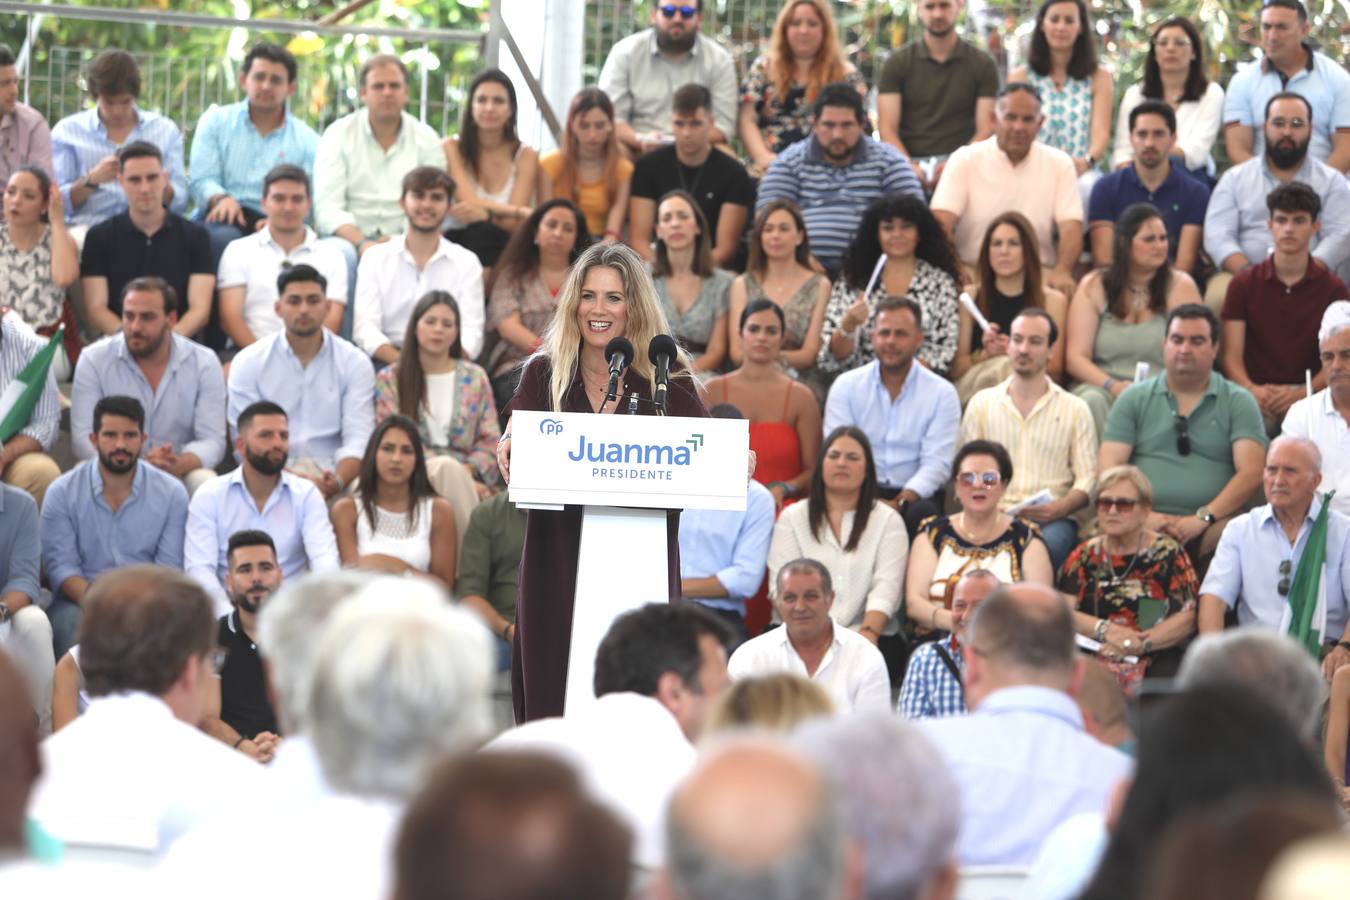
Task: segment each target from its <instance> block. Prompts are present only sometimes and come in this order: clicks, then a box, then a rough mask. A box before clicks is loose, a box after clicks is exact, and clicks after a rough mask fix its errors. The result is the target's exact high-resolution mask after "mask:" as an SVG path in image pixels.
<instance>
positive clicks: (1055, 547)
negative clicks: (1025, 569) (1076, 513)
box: [1041, 518, 1078, 580]
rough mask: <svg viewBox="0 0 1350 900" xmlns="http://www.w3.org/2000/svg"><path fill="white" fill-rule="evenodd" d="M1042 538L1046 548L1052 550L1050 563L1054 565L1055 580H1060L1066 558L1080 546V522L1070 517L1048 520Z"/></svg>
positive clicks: (1043, 528)
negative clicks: (1061, 568) (1060, 570)
mask: <svg viewBox="0 0 1350 900" xmlns="http://www.w3.org/2000/svg"><path fill="white" fill-rule="evenodd" d="M1041 540H1043V541H1045V549H1046V550H1048V551H1050V565H1052V566H1053V567H1054V570H1055V571H1054V577H1055V580H1058V579H1059V569H1060V567H1061V566H1063V565H1064V560H1066V559H1068V558H1069V554H1070V553H1072V552H1073V548H1074V547H1077V546H1078V522H1077V521H1076V520H1074V519H1068V518H1065V519H1056V520H1055V521H1053V522H1047V523H1046V524H1044V525H1042V526H1041Z"/></svg>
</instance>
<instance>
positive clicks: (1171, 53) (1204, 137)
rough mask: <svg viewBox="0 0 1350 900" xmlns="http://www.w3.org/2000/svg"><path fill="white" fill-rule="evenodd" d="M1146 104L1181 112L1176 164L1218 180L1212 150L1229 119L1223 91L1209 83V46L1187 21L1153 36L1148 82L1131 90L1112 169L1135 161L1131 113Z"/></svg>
mask: <svg viewBox="0 0 1350 900" xmlns="http://www.w3.org/2000/svg"><path fill="white" fill-rule="evenodd" d="M1145 100H1161V101H1163V102H1164V103H1166V104H1168V105H1169V106H1171V107H1172V109H1174V110H1175V111H1176V114H1177V141H1176V144H1175V145H1174V146H1173V147H1172V155H1173V156H1175V157H1176V158H1177V159H1176V161H1177V162H1178V163H1179V164H1181V165H1183V166H1185V167H1186V168H1187V169H1189V170H1190V171H1192V172H1194V173H1196V174H1198V175H1201V176H1204V177H1205V178H1207V179H1208V180H1209V181H1210V182H1211V183H1212V181H1213V178H1212V174H1213V167H1214V159H1213V157H1212V156H1210V151H1211V150H1213V149H1214V141H1215V140H1217V139H1218V136H1219V125H1220V124H1221V120H1222V119H1223V88H1222V87H1220V86H1219V85H1218V83H1217V82H1213V81H1210V80H1208V79H1207V78H1205V45H1204V44H1203V43H1202V42H1201V40H1200V32H1199V31H1197V30H1196V28H1195V26H1194V25H1192V24H1191V23H1190V22H1189V21H1187V20H1186V19H1180V18H1177V19H1168V20H1167V21H1166V22H1163V23H1162V24H1161V25H1159V26H1158V28H1157V30H1156V31H1154V32H1153V40H1152V41H1150V42H1149V45H1148V58H1147V59H1146V60H1145V61H1144V80H1143V81H1142V82H1136V83H1135V84H1132V85H1130V86H1129V88H1127V89H1126V91H1125V96H1124V97H1122V98H1121V101H1120V113H1119V114H1118V117H1117V119H1116V148H1115V152H1114V153H1113V154H1112V155H1111V165H1112V166H1113V167H1114V168H1120V167H1122V166H1125V165H1127V164H1128V163H1130V162H1131V161H1132V160H1133V159H1134V147H1133V146H1132V145H1131V144H1130V112H1131V111H1132V110H1133V109H1134V108H1135V107H1136V106H1138V105H1139V104H1140V103H1143V102H1144V101H1145Z"/></svg>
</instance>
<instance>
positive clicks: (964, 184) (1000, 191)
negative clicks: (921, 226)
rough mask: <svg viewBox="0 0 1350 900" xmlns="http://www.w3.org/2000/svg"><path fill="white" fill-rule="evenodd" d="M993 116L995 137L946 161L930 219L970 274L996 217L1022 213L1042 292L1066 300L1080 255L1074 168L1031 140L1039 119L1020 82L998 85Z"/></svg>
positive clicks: (1030, 92)
mask: <svg viewBox="0 0 1350 900" xmlns="http://www.w3.org/2000/svg"><path fill="white" fill-rule="evenodd" d="M993 116H994V136H993V137H991V138H986V139H985V140H983V141H979V142H978V143H974V144H970V145H969V146H966V147H961V148H960V149H958V150H957V151H956V152H954V153H953V154H952V155H951V157H950V158H949V159H948V160H947V167H946V168H945V169H944V170H943V176H942V181H940V182H939V183H938V187H937V190H936V191H934V193H933V201H932V204H931V205H932V209H933V215H934V216H936V217H937V220H938V221H939V222H941V223H942V227H943V228H945V229H946V230H947V234H948V236H949V237H951V239H952V243H953V244H954V245H955V246H956V254H957V257H958V258H959V259H960V260H961V262H962V263H963V264H964V265H965V266H966V268H967V269H969V270H971V271H972V272H973V271H974V269H975V261H976V259H977V258H978V256H979V251H980V242H981V241H982V240H983V239H984V235H985V233H986V232H988V230H989V226H990V225H991V224H992V223H993V221H994V219H995V217H996V216H998V215H1000V214H1002V213H1005V212H1010V211H1016V212H1020V213H1022V215H1024V216H1026V218H1027V221H1028V222H1030V223H1031V226H1032V228H1034V229H1035V235H1036V252H1037V253H1039V254H1040V259H1041V263H1042V265H1043V266H1044V267H1045V268H1046V269H1047V270H1048V271H1047V272H1046V274H1045V284H1046V286H1047V287H1052V288H1054V289H1055V290H1057V291H1060V292H1062V293H1063V294H1064V295H1065V296H1071V295H1072V294H1073V289H1074V284H1075V281H1076V279H1075V278H1074V276H1073V268H1074V265H1075V264H1077V262H1078V256H1079V254H1080V253H1082V250H1083V198H1082V196H1081V195H1080V194H1079V191H1078V181H1077V179H1078V169H1077V167H1076V166H1075V164H1074V161H1073V160H1072V159H1071V158H1070V157H1069V155H1068V154H1067V153H1065V152H1063V151H1062V150H1056V149H1054V148H1053V147H1049V146H1047V145H1045V144H1043V143H1041V142H1040V141H1037V140H1036V136H1037V135H1038V134H1039V133H1040V130H1041V126H1042V125H1043V124H1044V123H1045V113H1044V111H1043V110H1042V109H1041V95H1040V92H1038V91H1037V90H1036V89H1035V88H1033V87H1031V86H1030V85H1028V84H1026V83H1025V82H1010V83H1008V84H1006V85H1004V86H1003V87H1002V88H1001V89H1000V90H999V93H998V99H997V101H996V102H995V103H994V113H993ZM1053 232H1058V239H1057V240H1056V239H1054V238H1052V233H1053Z"/></svg>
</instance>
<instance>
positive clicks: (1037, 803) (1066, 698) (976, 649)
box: [923, 584, 1131, 866]
mask: <svg viewBox="0 0 1350 900" xmlns="http://www.w3.org/2000/svg"><path fill="white" fill-rule="evenodd" d="M968 629H969V631H968V635H967V641H966V643H965V645H964V646H963V648H962V653H963V654H964V656H965V658H966V659H965V672H964V676H965V690H966V702H967V704H968V705H969V707H970V709H971V713H970V715H967V716H953V717H948V718H945V719H929V720H926V721H924V722H923V729H924V732H925V734H926V735H927V736H928V737H929V738H930V739H931V740H932V741H933V742H934V744H936V745H937V747H938V750H939V755H940V757H941V758H942V759H943V760H945V761H946V763H947V764H948V765H949V766H950V767H951V771H952V774H953V775H955V776H956V781H957V783H958V784H959V785H960V786H961V788H960V793H961V797H960V798H959V799H961V800H962V803H961V805H962V806H963V812H962V817H961V833H960V837H959V839H958V842H957V852H956V855H957V858H958V859H959V860H960V862H961V864H962V865H964V866H972V865H1029V864H1030V863H1031V862H1032V861H1033V860H1035V858H1036V854H1037V852H1038V851H1039V850H1040V847H1041V843H1042V842H1043V841H1044V840H1045V839H1046V837H1047V836H1048V835H1049V834H1050V833H1051V832H1052V831H1053V830H1054V829H1055V828H1056V827H1057V826H1059V825H1060V824H1061V823H1062V822H1064V821H1065V820H1066V819H1068V818H1070V817H1071V816H1074V815H1076V814H1078V813H1101V814H1105V812H1106V807H1107V803H1108V801H1109V800H1110V798H1111V795H1112V793H1113V791H1114V790H1115V789H1116V782H1118V781H1120V780H1121V779H1124V778H1127V777H1128V776H1129V774H1130V769H1131V763H1130V758H1129V757H1128V756H1126V755H1125V754H1123V753H1121V752H1120V751H1118V750H1116V749H1114V748H1112V747H1107V746H1105V745H1104V744H1101V743H1099V742H1098V741H1096V740H1095V739H1094V738H1092V737H1091V736H1089V735H1088V734H1087V732H1086V730H1085V729H1084V727H1083V716H1082V713H1080V712H1079V710H1078V705H1077V704H1076V703H1075V702H1074V700H1073V698H1072V696H1071V693H1072V692H1073V690H1074V689H1075V688H1076V686H1077V683H1078V681H1079V679H1080V678H1081V675H1082V672H1081V667H1080V663H1079V661H1078V657H1077V652H1076V651H1075V649H1074V629H1073V617H1072V616H1071V615H1070V613H1069V607H1068V605H1067V604H1066V603H1065V602H1064V599H1063V598H1062V597H1061V596H1059V594H1057V593H1056V592H1055V591H1054V590H1052V589H1051V588H1049V587H1047V586H1045V585H1040V584H1019V585H1009V586H1005V587H1000V588H998V589H997V590H995V591H994V592H993V593H992V594H990V595H989V597H988V598H986V599H985V601H984V602H983V603H981V604H980V606H979V608H978V609H977V610H976V611H975V614H974V616H973V617H972V618H971V621H970V624H969V626H968Z"/></svg>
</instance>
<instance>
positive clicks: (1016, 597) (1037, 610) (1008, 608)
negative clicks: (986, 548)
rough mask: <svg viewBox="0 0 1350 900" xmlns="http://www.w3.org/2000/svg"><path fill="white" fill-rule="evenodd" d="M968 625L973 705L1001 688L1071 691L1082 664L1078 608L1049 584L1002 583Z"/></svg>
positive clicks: (968, 693) (969, 693) (969, 686)
mask: <svg viewBox="0 0 1350 900" xmlns="http://www.w3.org/2000/svg"><path fill="white" fill-rule="evenodd" d="M967 629H968V635H967V640H966V643H965V648H966V653H965V659H966V665H967V670H966V681H967V683H966V699H967V702H968V703H969V704H970V706H971V707H972V708H974V707H976V706H978V705H979V702H980V701H981V700H983V699H984V697H985V696H987V695H988V694H990V693H992V692H993V691H995V690H998V689H999V688H1004V687H1014V686H1017V685H1040V686H1042V687H1051V688H1055V689H1057V690H1064V691H1067V690H1068V689H1069V687H1070V684H1071V683H1072V682H1073V679H1074V674H1075V671H1076V666H1077V663H1078V658H1077V653H1076V651H1075V648H1074V628H1073V613H1072V612H1071V611H1070V609H1069V605H1068V603H1067V602H1065V600H1064V598H1063V597H1061V596H1060V595H1059V594H1058V593H1057V592H1055V591H1054V590H1053V589H1051V588H1049V587H1047V586H1046V585H1043V584H1035V583H1033V582H1029V581H1023V582H1018V583H1016V584H1005V585H1000V586H999V587H998V588H997V589H995V590H994V591H993V592H992V593H991V594H990V595H989V596H988V597H986V598H985V600H984V602H982V603H981V604H980V605H979V607H978V608H977V609H976V610H975V615H974V616H972V617H971V620H970V624H969V625H968V626H967Z"/></svg>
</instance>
